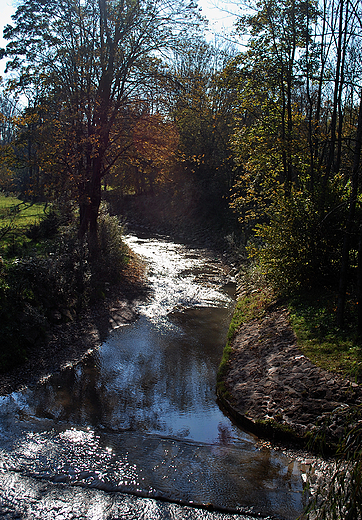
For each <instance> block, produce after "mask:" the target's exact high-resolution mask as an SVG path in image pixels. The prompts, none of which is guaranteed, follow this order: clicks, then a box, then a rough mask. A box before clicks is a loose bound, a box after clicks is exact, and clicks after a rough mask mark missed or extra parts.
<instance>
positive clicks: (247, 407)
mask: <svg viewBox="0 0 362 520" xmlns="http://www.w3.org/2000/svg"><path fill="white" fill-rule="evenodd" d="M219 398H220V400H221V402H222V404H223V405H224V406H225V407H226V408H227V410H228V411H229V413H231V415H233V416H234V418H235V419H236V420H237V421H238V422H239V423H241V424H242V425H244V426H245V427H246V428H248V429H249V430H252V431H254V432H256V433H259V434H262V435H267V436H271V437H273V438H279V439H283V440H293V441H297V442H302V443H304V441H305V440H306V438H308V432H313V431H316V428H317V426H318V425H319V424H321V421H323V420H324V419H328V421H329V425H328V428H327V440H328V441H330V442H332V443H333V442H336V441H338V438H339V437H340V436H341V435H343V432H344V426H343V424H342V421H341V414H340V413H339V412H340V411H342V410H344V411H345V410H346V409H348V407H350V406H351V405H356V404H361V403H362V388H361V387H360V386H359V385H358V384H357V383H355V382H353V381H350V380H348V379H344V378H342V377H341V376H339V375H337V374H334V373H330V372H328V371H325V370H322V369H320V368H318V367H316V366H315V365H314V364H313V363H312V362H311V361H310V360H309V359H308V358H307V357H305V356H304V355H303V354H302V352H301V351H300V350H299V348H298V345H297V340H296V337H295V335H294V333H293V330H292V328H291V326H290V324H289V320H288V313H287V311H286V309H285V308H283V307H280V306H278V305H277V304H275V305H273V306H272V307H270V308H269V310H268V311H267V313H266V314H265V315H264V317H262V318H260V319H254V320H252V321H250V322H249V323H246V324H244V325H243V326H242V327H241V329H240V330H239V331H238V333H237V334H236V336H235V338H234V340H233V343H232V354H231V356H230V358H229V361H228V364H227V370H226V374H225V376H224V387H223V391H222V393H220V395H219Z"/></svg>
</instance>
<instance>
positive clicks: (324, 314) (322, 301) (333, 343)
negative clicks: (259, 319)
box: [289, 294, 362, 378]
mask: <svg viewBox="0 0 362 520" xmlns="http://www.w3.org/2000/svg"><path fill="white" fill-rule="evenodd" d="M334 301H335V298H334V296H333V295H331V294H323V295H321V294H319V295H315V294H309V295H308V294H307V295H305V294H303V295H301V296H299V297H297V298H294V299H293V300H291V301H290V302H289V316H290V322H291V325H292V328H293V330H294V332H295V334H296V336H297V340H298V346H299V348H300V349H301V351H302V352H303V354H305V355H306V356H307V357H309V358H310V359H311V361H312V362H313V363H315V364H316V365H317V366H319V367H321V368H323V369H326V370H330V371H331V372H338V373H341V374H343V375H345V376H352V377H355V378H360V377H361V376H362V348H361V340H360V339H358V338H357V334H356V331H355V328H354V327H353V324H354V323H355V316H354V309H353V308H352V305H350V306H349V308H348V317H347V319H346V323H347V324H348V325H347V326H346V327H345V328H344V329H340V328H338V327H336V325H335V304H334Z"/></svg>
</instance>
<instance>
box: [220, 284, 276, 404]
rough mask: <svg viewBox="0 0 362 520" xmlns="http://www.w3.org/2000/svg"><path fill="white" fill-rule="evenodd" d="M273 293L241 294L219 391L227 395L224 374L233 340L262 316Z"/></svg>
mask: <svg viewBox="0 0 362 520" xmlns="http://www.w3.org/2000/svg"><path fill="white" fill-rule="evenodd" d="M272 299H273V297H272V293H271V292H270V291H269V290H267V289H260V290H253V291H252V292H251V293H250V294H244V295H243V296H241V297H240V298H239V299H238V301H237V303H236V306H235V310H234V314H233V317H232V319H231V323H230V326H229V330H228V334H227V338H226V345H225V347H224V351H223V355H222V359H221V363H220V366H219V370H218V374H217V393H218V395H219V396H222V395H224V396H226V395H225V394H226V389H225V385H224V376H225V373H226V370H227V364H228V362H229V359H230V355H231V352H232V342H233V339H234V337H235V334H237V332H238V331H239V329H240V327H241V326H242V325H243V324H244V323H247V322H248V321H251V320H252V319H254V318H261V317H262V316H263V315H264V314H265V311H266V309H267V307H268V306H269V305H270V303H271V301H272Z"/></svg>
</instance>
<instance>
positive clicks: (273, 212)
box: [249, 192, 340, 293]
mask: <svg viewBox="0 0 362 520" xmlns="http://www.w3.org/2000/svg"><path fill="white" fill-rule="evenodd" d="M269 215H270V216H269V220H268V221H267V222H265V223H262V224H259V225H257V226H256V237H257V240H260V244H258V243H257V242H254V244H253V245H251V246H249V253H250V256H253V257H254V258H255V259H256V261H257V262H258V263H259V265H260V268H261V270H262V272H263V273H264V274H265V275H266V277H267V279H268V280H269V282H270V283H271V284H272V285H273V286H274V287H275V288H276V289H277V290H278V291H279V292H280V293H293V292H294V291H296V290H300V289H310V288H312V287H314V286H315V285H318V284H320V283H328V281H330V280H333V279H335V275H336V272H337V271H336V270H337V269H338V262H337V256H336V255H337V253H338V243H339V241H340V234H339V232H338V230H339V228H340V225H339V223H338V222H337V223H336V222H334V221H333V222H331V221H329V227H328V229H326V228H322V224H321V223H322V222H323V215H321V213H320V212H319V211H318V209H317V206H316V204H315V203H314V202H313V201H312V199H311V198H310V197H308V195H305V194H304V193H302V192H296V193H293V195H292V196H291V197H290V198H287V197H285V198H279V199H278V200H276V201H275V203H274V204H273V205H272V207H271V208H270V211H269ZM336 217H338V215H336Z"/></svg>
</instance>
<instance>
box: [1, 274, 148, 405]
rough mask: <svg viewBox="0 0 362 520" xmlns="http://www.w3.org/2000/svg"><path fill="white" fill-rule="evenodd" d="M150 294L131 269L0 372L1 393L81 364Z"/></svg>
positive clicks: (30, 384) (134, 316)
mask: <svg viewBox="0 0 362 520" xmlns="http://www.w3.org/2000/svg"><path fill="white" fill-rule="evenodd" d="M132 278H133V279H132ZM147 295H148V287H147V284H146V283H145V282H144V281H143V280H142V279H139V278H138V273H133V272H131V273H127V276H126V278H125V280H124V282H123V283H121V284H119V285H117V286H114V287H112V288H109V290H108V291H107V295H106V297H105V298H104V299H102V300H100V301H97V302H95V303H94V304H93V305H91V306H90V307H89V308H88V309H86V310H84V312H82V313H81V314H80V315H79V316H78V317H77V318H76V319H74V320H70V321H68V322H66V323H60V324H57V325H53V326H52V328H51V330H49V331H48V334H47V340H46V341H44V342H42V343H37V344H35V345H34V347H33V348H32V349H29V351H28V353H27V361H26V362H25V363H23V364H22V365H20V366H17V367H14V368H13V369H11V370H9V371H7V372H6V373H2V374H0V395H6V394H9V393H11V392H14V391H18V390H20V389H21V388H23V387H25V386H32V385H35V384H36V383H38V382H39V381H41V380H42V379H44V378H46V377H48V376H49V375H50V374H52V373H55V372H59V371H61V370H62V369H64V368H65V367H67V366H69V365H75V364H77V363H78V362H79V361H81V359H83V357H84V356H86V355H87V354H88V353H89V352H90V351H92V350H94V349H96V348H99V347H100V345H101V344H102V343H103V342H104V341H105V339H106V338H107V336H108V335H109V333H110V332H111V331H112V330H113V329H115V328H118V327H121V326H123V325H126V324H128V323H131V322H132V321H134V320H135V319H137V316H138V315H137V310H136V309H137V306H138V303H139V302H140V301H142V300H144V299H145V298H147Z"/></svg>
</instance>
